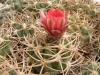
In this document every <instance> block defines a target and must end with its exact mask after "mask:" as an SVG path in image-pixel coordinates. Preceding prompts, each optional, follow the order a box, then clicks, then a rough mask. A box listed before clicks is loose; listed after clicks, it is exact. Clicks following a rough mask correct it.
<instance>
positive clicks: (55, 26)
mask: <svg viewBox="0 0 100 75" xmlns="http://www.w3.org/2000/svg"><path fill="white" fill-rule="evenodd" d="M66 17H67V15H66ZM40 21H41V23H42V26H43V27H44V29H45V30H46V31H47V32H48V34H49V35H50V36H51V37H53V38H60V37H61V36H62V35H63V33H64V32H65V30H66V28H67V19H66V18H65V12H64V11H63V10H61V9H50V10H49V11H48V12H43V11H41V12H40Z"/></svg>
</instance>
